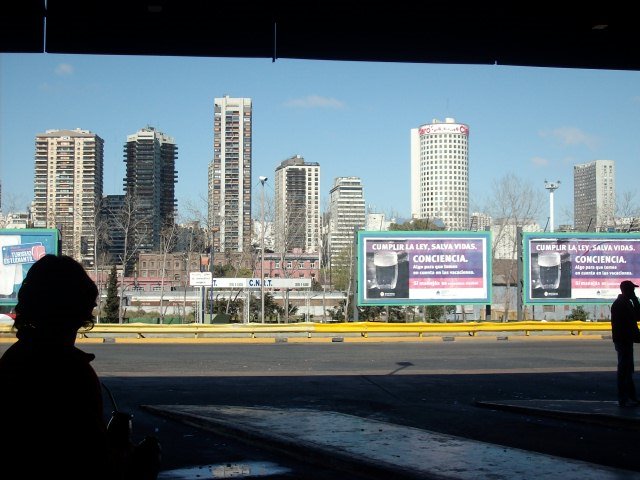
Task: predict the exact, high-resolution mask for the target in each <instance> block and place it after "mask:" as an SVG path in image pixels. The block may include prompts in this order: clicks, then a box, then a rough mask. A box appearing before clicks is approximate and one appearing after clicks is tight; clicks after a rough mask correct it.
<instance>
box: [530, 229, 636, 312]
mask: <svg viewBox="0 0 640 480" xmlns="http://www.w3.org/2000/svg"><path fill="white" fill-rule="evenodd" d="M523 257H524V258H523V277H524V278H523V287H524V295H523V296H524V302H525V303H529V304H536V303H541V304H553V303H563V304H567V303H580V304H582V303H611V301H612V300H613V299H615V298H616V297H617V296H618V293H620V282H621V281H622V280H631V281H633V282H634V283H638V282H639V281H640V236H639V235H638V234H637V233H633V234H629V233H523Z"/></svg>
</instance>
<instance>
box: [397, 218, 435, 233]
mask: <svg viewBox="0 0 640 480" xmlns="http://www.w3.org/2000/svg"><path fill="white" fill-rule="evenodd" d="M389 230H394V231H415V230H444V227H442V226H440V227H439V226H437V225H436V224H435V223H433V222H432V221H431V220H429V219H426V218H413V219H411V220H408V221H406V222H404V223H392V224H391V225H389Z"/></svg>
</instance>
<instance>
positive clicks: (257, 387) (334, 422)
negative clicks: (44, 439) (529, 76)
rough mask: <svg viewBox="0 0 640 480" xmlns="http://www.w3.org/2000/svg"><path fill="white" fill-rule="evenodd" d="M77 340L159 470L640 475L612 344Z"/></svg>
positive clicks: (339, 475) (632, 422) (225, 474)
mask: <svg viewBox="0 0 640 480" xmlns="http://www.w3.org/2000/svg"><path fill="white" fill-rule="evenodd" d="M79 347H80V348H82V349H83V350H86V351H90V352H92V353H95V354H96V356H97V358H96V360H95V361H94V367H95V368H96V370H97V372H98V374H99V375H100V376H101V378H102V379H103V381H104V382H105V384H107V385H108V386H109V388H110V389H111V390H112V391H113V393H114V395H115V397H116V398H117V399H118V403H119V405H120V406H121V407H122V409H124V410H127V411H130V412H132V413H133V414H134V432H135V434H136V436H137V437H138V438H141V437H142V436H144V435H145V434H155V435H156V436H158V438H159V439H160V440H161V443H162V445H163V473H162V476H161V479H162V480H169V479H173V480H177V479H184V480H186V479H192V478H193V479H195V478H198V479H202V478H232V477H233V478H243V477H244V478H254V477H262V478H267V479H268V480H275V479H287V480H289V479H292V478H303V479H314V480H328V479H342V480H347V479H348V480H361V479H366V478H376V479H379V478H447V479H466V478H478V479H487V480H488V479H501V478H523V479H528V478H531V479H536V480H539V479H544V480H546V479H555V478H562V480H566V479H571V478H587V479H588V478H618V479H624V478H629V479H635V478H640V456H639V455H638V454H637V452H638V449H637V441H638V428H639V423H640V409H621V408H619V407H618V406H617V403H616V402H615V351H614V350H613V346H612V345H611V341H610V339H602V338H582V339H580V338H563V339H557V338H556V339H531V338H527V339H524V338H514V337H509V338H508V339H506V338H493V339H489V338H485V339H458V338H456V340H455V341H446V342H445V341H441V342H439V343H438V342H433V341H431V342H428V343H421V342H415V343H411V342H404V343H401V344H400V343H371V344H358V345H354V344H347V343H338V344H336V343H327V344H295V343H288V344H287V343H281V342H274V343H273V344H270V345H241V344H233V345H215V344H193V345H184V344H183V345H164V344H163V345H158V344H148V345H142V344H136V345H120V344H118V343H109V344H91V345H89V344H87V345H82V344H79ZM3 348H4V345H0V352H1V351H2V349H3Z"/></svg>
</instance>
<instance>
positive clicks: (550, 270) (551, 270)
mask: <svg viewBox="0 0 640 480" xmlns="http://www.w3.org/2000/svg"><path fill="white" fill-rule="evenodd" d="M538 267H539V272H540V273H539V275H540V285H541V286H542V288H543V289H545V290H557V288H558V287H559V286H560V274H561V273H562V270H561V261H560V254H559V253H558V252H545V253H539V254H538Z"/></svg>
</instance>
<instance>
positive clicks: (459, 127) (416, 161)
mask: <svg viewBox="0 0 640 480" xmlns="http://www.w3.org/2000/svg"><path fill="white" fill-rule="evenodd" d="M411 216H412V217H413V218H420V219H425V220H430V221H433V220H434V219H440V220H442V221H443V223H444V225H445V228H446V230H467V229H468V226H469V127H468V126H467V125H464V124H461V123H456V121H455V119H453V118H446V119H445V121H444V122H441V121H440V120H436V119H434V120H433V121H432V122H431V123H429V124H425V125H422V126H421V127H419V128H413V129H411Z"/></svg>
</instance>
